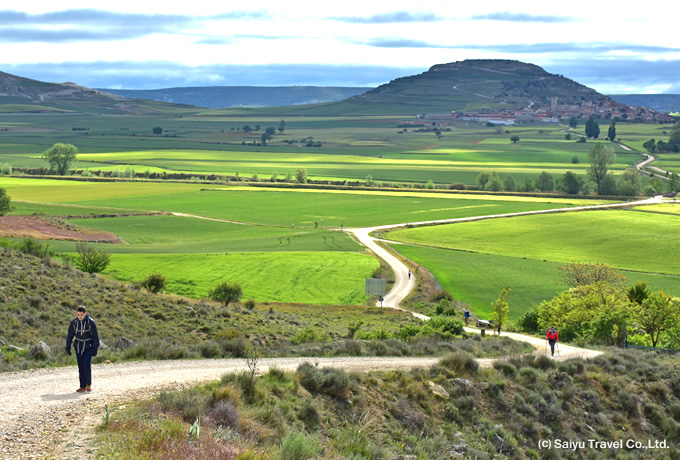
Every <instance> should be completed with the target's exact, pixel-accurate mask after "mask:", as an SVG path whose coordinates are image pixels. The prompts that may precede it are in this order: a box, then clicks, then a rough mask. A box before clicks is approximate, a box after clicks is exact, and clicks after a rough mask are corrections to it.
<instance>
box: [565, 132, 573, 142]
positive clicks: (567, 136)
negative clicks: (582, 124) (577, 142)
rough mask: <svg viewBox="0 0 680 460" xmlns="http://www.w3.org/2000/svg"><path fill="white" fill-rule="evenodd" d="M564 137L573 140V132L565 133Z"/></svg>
mask: <svg viewBox="0 0 680 460" xmlns="http://www.w3.org/2000/svg"><path fill="white" fill-rule="evenodd" d="M564 138H565V139H566V140H568V141H570V140H571V133H567V134H565V135H564Z"/></svg>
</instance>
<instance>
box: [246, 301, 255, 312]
mask: <svg viewBox="0 0 680 460" xmlns="http://www.w3.org/2000/svg"><path fill="white" fill-rule="evenodd" d="M244 305H245V307H246V308H247V309H248V310H254V309H255V299H248V300H246V303H245V304H244Z"/></svg>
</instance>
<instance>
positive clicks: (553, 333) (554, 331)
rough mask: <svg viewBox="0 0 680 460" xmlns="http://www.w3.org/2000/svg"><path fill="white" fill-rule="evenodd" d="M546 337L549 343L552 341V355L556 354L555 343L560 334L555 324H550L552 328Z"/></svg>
mask: <svg viewBox="0 0 680 460" xmlns="http://www.w3.org/2000/svg"><path fill="white" fill-rule="evenodd" d="M545 339H546V340H547V341H548V343H550V353H551V356H555V344H556V343H557V340H558V339H559V335H558V334H557V329H555V326H550V329H548V333H547V334H546V336H545Z"/></svg>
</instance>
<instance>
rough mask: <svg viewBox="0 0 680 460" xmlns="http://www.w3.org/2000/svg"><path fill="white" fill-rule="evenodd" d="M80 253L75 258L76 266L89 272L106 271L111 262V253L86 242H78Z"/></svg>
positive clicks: (77, 249)
mask: <svg viewBox="0 0 680 460" xmlns="http://www.w3.org/2000/svg"><path fill="white" fill-rule="evenodd" d="M76 251H78V255H77V256H76V259H75V264H76V267H78V268H79V269H81V270H82V271H84V272H87V273H99V272H102V271H104V269H105V268H106V267H108V266H109V263H111V255H110V254H109V253H108V252H106V251H104V250H101V249H97V248H95V247H94V246H90V245H89V244H85V243H77V244H76Z"/></svg>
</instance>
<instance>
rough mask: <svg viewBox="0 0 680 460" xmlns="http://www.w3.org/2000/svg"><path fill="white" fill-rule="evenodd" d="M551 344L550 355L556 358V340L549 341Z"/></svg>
mask: <svg viewBox="0 0 680 460" xmlns="http://www.w3.org/2000/svg"><path fill="white" fill-rule="evenodd" d="M548 342H550V353H551V354H552V355H553V356H554V355H555V343H556V341H555V340H548Z"/></svg>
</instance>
